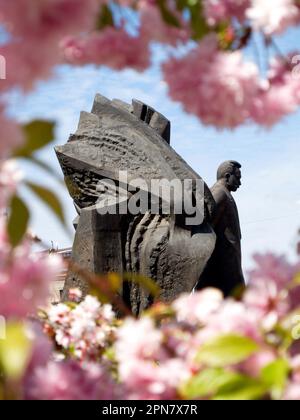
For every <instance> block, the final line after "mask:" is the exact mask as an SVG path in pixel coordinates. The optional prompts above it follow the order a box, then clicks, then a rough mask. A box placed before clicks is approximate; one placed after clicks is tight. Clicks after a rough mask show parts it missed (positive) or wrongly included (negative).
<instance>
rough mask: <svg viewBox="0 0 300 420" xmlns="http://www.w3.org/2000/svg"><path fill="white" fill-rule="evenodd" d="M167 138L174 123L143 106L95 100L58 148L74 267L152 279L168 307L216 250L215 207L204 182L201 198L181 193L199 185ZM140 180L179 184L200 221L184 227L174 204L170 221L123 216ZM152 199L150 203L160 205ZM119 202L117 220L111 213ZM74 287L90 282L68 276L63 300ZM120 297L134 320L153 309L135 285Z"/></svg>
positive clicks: (159, 216)
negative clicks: (70, 205) (73, 213)
mask: <svg viewBox="0 0 300 420" xmlns="http://www.w3.org/2000/svg"><path fill="white" fill-rule="evenodd" d="M170 134H171V125H170V122H169V121H168V120H167V119H166V118H165V117H164V116H163V115H161V114H160V113H159V112H157V111H155V110H154V109H153V108H151V107H149V106H147V105H145V104H144V103H141V102H139V101H137V100H133V102H132V105H128V104H126V103H123V102H121V101H119V100H113V101H110V100H108V99H106V98H104V97H102V96H101V95H96V98H95V101H94V105H93V108H92V111H91V113H87V112H82V113H81V117H80V121H79V126H78V129H77V131H76V133H75V134H74V135H71V136H70V139H69V141H68V143H67V144H65V145H64V146H58V147H57V148H56V153H57V156H58V159H59V162H60V165H61V167H62V170H63V173H64V176H65V181H66V185H67V187H68V190H69V193H70V195H71V197H72V198H73V200H74V204H75V208H76V210H77V212H78V217H77V219H76V220H75V222H74V226H75V228H76V234H75V240H74V244H73V251H72V258H73V260H74V261H75V262H76V263H77V264H78V265H80V266H81V267H83V268H86V269H88V270H90V271H92V272H94V273H99V274H103V273H107V272H118V273H124V272H130V273H138V274H141V275H143V276H147V277H149V278H151V279H153V280H154V281H155V282H156V283H157V284H158V285H159V287H160V289H161V295H160V296H159V299H160V300H162V301H165V302H169V301H171V300H173V299H174V298H176V297H177V296H178V295H180V294H181V293H183V292H191V291H192V290H193V288H194V287H195V286H196V284H197V282H198V280H199V277H200V275H201V273H202V272H203V269H204V267H205V265H206V263H207V261H208V260H209V258H210V256H211V255H212V252H213V250H214V247H215V233H214V232H213V229H212V228H211V226H210V218H211V216H212V213H213V211H214V206H215V203H214V199H213V197H212V195H211V192H210V190H209V189H208V187H207V186H206V184H205V183H204V182H202V184H203V190H201V189H200V190H198V189H197V188H195V187H194V186H193V185H194V184H193V185H192V187H186V186H185V185H184V181H185V180H187V179H189V180H192V182H196V181H199V180H200V181H201V177H200V176H199V175H198V174H197V173H196V172H195V171H193V169H191V168H190V167H189V166H188V165H187V163H186V162H185V161H184V160H183V159H182V158H181V157H180V156H179V155H178V154H177V153H176V152H175V151H174V150H173V149H172V148H171V146H170ZM120 171H122V172H125V171H126V176H127V178H126V180H125V181H120ZM137 178H142V179H143V180H145V185H146V186H150V183H151V180H153V179H158V180H161V179H166V180H168V181H170V182H171V181H172V180H180V182H181V183H182V185H183V189H184V190H185V192H190V193H192V195H193V198H194V199H195V202H197V206H199V207H202V210H203V217H202V220H200V222H199V223H198V224H191V225H189V224H187V223H186V220H187V219H186V217H185V216H186V215H185V214H181V215H179V214H177V213H175V212H174V211H172V205H174V203H172V204H171V207H170V208H171V211H170V212H169V214H165V213H164V212H161V211H159V212H152V211H151V209H149V210H147V211H145V212H143V213H141V214H130V213H128V212H127V214H124V212H123V211H121V206H122V205H123V204H124V203H125V204H126V203H128V200H129V199H130V197H132V194H133V193H132V191H131V192H130V191H129V188H128V186H130V185H131V186H132V184H133V183H134V180H135V179H137ZM109 181H113V182H112V184H114V185H115V187H114V186H113V185H112V184H111V183H110V182H109ZM189 188H190V190H189ZM145 190H146V187H145ZM186 190H189V191H186ZM149 191H151V188H149ZM149 195H150V201H151V200H154V199H157V197H153V194H151V192H150V194H149ZM116 196H117V198H118V205H117V211H116V212H115V214H113V213H112V212H111V211H109V210H110V207H113V205H114V204H115V201H116ZM160 205H161V202H160ZM106 210H107V211H106ZM73 287H79V288H80V289H81V290H82V291H83V293H84V294H85V293H87V292H88V285H87V284H86V283H85V281H84V280H83V279H82V278H80V276H78V275H77V274H75V273H73V272H72V271H70V272H69V273H68V276H67V279H66V284H65V288H64V292H63V299H66V298H67V295H68V290H69V289H70V288H73ZM122 295H123V298H124V300H125V302H126V303H127V304H128V306H130V308H131V309H132V311H133V313H134V314H139V313H140V312H141V311H142V310H144V309H146V308H147V307H149V305H151V304H152V303H153V298H152V297H151V296H150V294H149V292H148V291H147V290H144V289H143V288H142V287H140V286H139V285H137V284H131V283H130V284H125V285H124V287H123V291H122Z"/></svg>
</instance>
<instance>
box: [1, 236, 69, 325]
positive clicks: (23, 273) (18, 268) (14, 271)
mask: <svg viewBox="0 0 300 420" xmlns="http://www.w3.org/2000/svg"><path fill="white" fill-rule="evenodd" d="M0 254H1V258H0V294H1V301H0V313H1V314H2V315H3V316H5V317H13V318H14V317H17V318H23V317H26V316H27V315H30V314H32V313H33V312H34V311H35V310H36V309H37V308H38V307H39V306H42V305H46V304H47V302H48V299H49V291H50V285H51V283H52V282H53V281H54V280H55V278H56V277H57V275H58V274H59V273H60V272H61V270H62V269H63V263H62V260H61V259H60V258H59V257H58V256H56V255H50V256H48V255H38V254H32V253H31V251H30V246H29V244H26V243H25V244H23V245H20V246H18V247H17V248H16V249H14V250H11V249H10V246H9V245H8V243H7V242H6V240H4V243H2V244H0Z"/></svg>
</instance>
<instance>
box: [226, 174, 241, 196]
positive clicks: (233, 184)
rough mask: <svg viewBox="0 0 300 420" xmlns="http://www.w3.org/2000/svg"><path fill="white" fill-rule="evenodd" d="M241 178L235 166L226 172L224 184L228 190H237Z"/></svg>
mask: <svg viewBox="0 0 300 420" xmlns="http://www.w3.org/2000/svg"><path fill="white" fill-rule="evenodd" d="M241 178H242V174H241V171H240V169H238V168H235V170H234V172H233V173H231V174H230V173H227V174H226V185H227V188H228V190H229V191H233V192H234V191H237V190H238V189H239V188H240V186H241V185H242V183H241Z"/></svg>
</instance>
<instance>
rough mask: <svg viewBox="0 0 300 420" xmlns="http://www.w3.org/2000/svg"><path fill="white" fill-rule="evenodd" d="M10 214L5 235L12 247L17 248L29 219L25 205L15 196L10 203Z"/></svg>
mask: <svg viewBox="0 0 300 420" xmlns="http://www.w3.org/2000/svg"><path fill="white" fill-rule="evenodd" d="M9 207H10V214H9V218H8V222H7V233H8V237H9V240H10V243H11V245H12V246H14V247H15V246H17V245H18V244H19V243H20V242H21V241H22V239H23V237H24V235H25V233H26V231H27V227H28V222H29V218H30V213H29V210H28V208H27V206H26V204H25V203H24V202H23V200H21V198H19V197H18V196H17V195H14V196H13V197H12V199H11V201H10V206H9Z"/></svg>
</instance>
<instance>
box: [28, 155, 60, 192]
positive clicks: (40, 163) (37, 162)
mask: <svg viewBox="0 0 300 420" xmlns="http://www.w3.org/2000/svg"><path fill="white" fill-rule="evenodd" d="M24 158H25V159H26V160H27V161H29V162H30V163H33V164H34V165H36V166H38V167H39V168H40V169H42V170H44V171H45V172H47V173H48V174H49V175H51V176H52V177H53V178H54V179H55V180H56V181H57V182H58V183H60V184H61V185H63V186H64V187H65V182H64V180H63V178H62V177H60V176H59V175H58V173H57V172H56V170H55V169H54V168H52V167H51V166H50V165H48V164H47V163H46V162H44V161H42V160H40V159H38V158H37V157H35V156H24Z"/></svg>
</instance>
